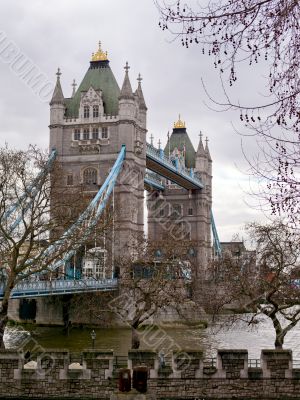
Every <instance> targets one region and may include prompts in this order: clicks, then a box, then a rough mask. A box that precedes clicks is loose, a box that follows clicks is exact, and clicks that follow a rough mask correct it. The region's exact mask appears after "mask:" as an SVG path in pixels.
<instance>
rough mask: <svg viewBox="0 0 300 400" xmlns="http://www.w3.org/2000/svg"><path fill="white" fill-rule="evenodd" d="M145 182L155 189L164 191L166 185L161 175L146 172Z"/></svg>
mask: <svg viewBox="0 0 300 400" xmlns="http://www.w3.org/2000/svg"><path fill="white" fill-rule="evenodd" d="M144 181H145V183H146V184H148V185H149V186H152V187H154V188H155V189H160V190H164V189H165V185H164V184H163V181H162V179H161V178H160V175H158V174H156V173H155V172H152V171H149V170H146V173H145V178H144Z"/></svg>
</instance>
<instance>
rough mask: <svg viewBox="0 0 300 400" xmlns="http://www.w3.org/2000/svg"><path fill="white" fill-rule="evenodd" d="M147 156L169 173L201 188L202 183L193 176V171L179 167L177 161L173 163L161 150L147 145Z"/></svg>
mask: <svg viewBox="0 0 300 400" xmlns="http://www.w3.org/2000/svg"><path fill="white" fill-rule="evenodd" d="M147 155H149V156H151V157H152V158H154V159H155V160H157V161H158V162H159V163H161V164H163V165H165V166H166V167H167V168H169V169H170V170H171V171H174V172H176V173H178V174H180V175H182V176H183V177H185V178H186V179H188V180H189V181H191V182H195V183H196V184H197V185H199V186H200V187H203V183H202V182H201V180H200V179H199V178H198V177H197V176H196V175H194V173H193V170H192V169H191V170H188V169H187V168H185V167H184V166H182V165H179V163H178V162H176V161H178V160H176V159H174V162H173V161H172V160H171V159H170V158H169V157H167V156H166V155H165V153H164V151H163V150H162V149H156V148H155V147H154V146H152V144H150V143H147Z"/></svg>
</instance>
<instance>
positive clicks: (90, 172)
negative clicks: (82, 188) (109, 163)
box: [83, 168, 97, 185]
mask: <svg viewBox="0 0 300 400" xmlns="http://www.w3.org/2000/svg"><path fill="white" fill-rule="evenodd" d="M83 183H84V184H86V185H97V170H96V169H95V168H86V169H85V170H84V171H83Z"/></svg>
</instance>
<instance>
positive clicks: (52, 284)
mask: <svg viewBox="0 0 300 400" xmlns="http://www.w3.org/2000/svg"><path fill="white" fill-rule="evenodd" d="M117 284H118V280H117V279H115V278H108V279H99V280H96V279H81V280H51V281H31V282H29V281H24V282H20V283H18V284H17V285H16V286H15V287H14V288H13V290H12V296H13V297H14V294H18V293H19V294H20V293H24V294H30V293H32V292H34V293H39V292H41V293H49V294H50V293H55V292H60V291H61V292H63V291H66V290H68V291H70V292H71V291H74V292H76V291H77V290H78V289H80V291H85V290H86V291H89V290H91V289H94V290H95V289H105V288H112V287H116V286H117ZM4 288H5V285H4V283H1V284H0V297H1V296H3V293H4Z"/></svg>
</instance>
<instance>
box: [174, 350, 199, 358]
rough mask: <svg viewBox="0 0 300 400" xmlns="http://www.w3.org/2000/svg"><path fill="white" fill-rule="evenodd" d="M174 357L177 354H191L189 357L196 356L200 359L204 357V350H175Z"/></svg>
mask: <svg viewBox="0 0 300 400" xmlns="http://www.w3.org/2000/svg"><path fill="white" fill-rule="evenodd" d="M172 353H173V355H174V356H175V355H177V354H189V355H195V356H199V357H203V351H202V350H190V349H181V350H173V352H172Z"/></svg>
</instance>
